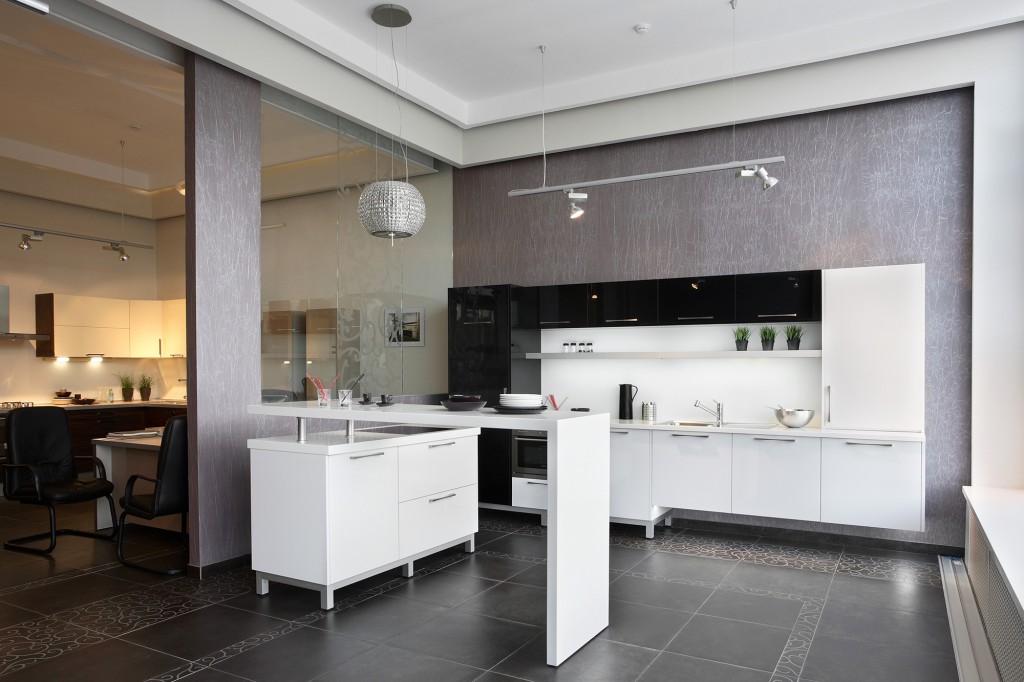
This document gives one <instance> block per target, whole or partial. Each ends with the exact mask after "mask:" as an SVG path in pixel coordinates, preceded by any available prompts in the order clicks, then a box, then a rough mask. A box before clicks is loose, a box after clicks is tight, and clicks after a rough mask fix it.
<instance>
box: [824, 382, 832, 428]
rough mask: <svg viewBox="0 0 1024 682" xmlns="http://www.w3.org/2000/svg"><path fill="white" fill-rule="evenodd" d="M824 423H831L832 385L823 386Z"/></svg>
mask: <svg viewBox="0 0 1024 682" xmlns="http://www.w3.org/2000/svg"><path fill="white" fill-rule="evenodd" d="M825 423H826V424H831V423H832V386H831V385H829V386H826V387H825Z"/></svg>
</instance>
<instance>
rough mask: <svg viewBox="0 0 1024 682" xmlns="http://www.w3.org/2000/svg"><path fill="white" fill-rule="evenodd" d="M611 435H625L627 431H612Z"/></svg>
mask: <svg viewBox="0 0 1024 682" xmlns="http://www.w3.org/2000/svg"><path fill="white" fill-rule="evenodd" d="M612 433H621V434H622V435H626V434H628V433H629V431H612Z"/></svg>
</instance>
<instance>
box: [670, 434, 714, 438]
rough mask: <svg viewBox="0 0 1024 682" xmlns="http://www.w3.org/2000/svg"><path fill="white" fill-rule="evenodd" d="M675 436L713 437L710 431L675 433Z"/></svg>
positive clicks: (673, 435)
mask: <svg viewBox="0 0 1024 682" xmlns="http://www.w3.org/2000/svg"><path fill="white" fill-rule="evenodd" d="M672 437H673V438H711V434H710V433H673V434H672Z"/></svg>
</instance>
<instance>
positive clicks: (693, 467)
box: [613, 431, 732, 513]
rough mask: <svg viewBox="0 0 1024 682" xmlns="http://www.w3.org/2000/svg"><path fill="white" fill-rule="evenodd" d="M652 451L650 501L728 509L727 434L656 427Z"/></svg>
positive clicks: (729, 460)
mask: <svg viewBox="0 0 1024 682" xmlns="http://www.w3.org/2000/svg"><path fill="white" fill-rule="evenodd" d="M613 443H614V441H613ZM652 452H653V460H654V463H653V467H652V468H653V476H652V478H651V491H652V492H651V496H652V502H654V504H658V505H662V506H665V507H677V508H680V509H697V510H700V511H713V512H726V513H729V512H731V511H732V435H731V434H728V433H691V432H683V431H657V432H655V433H654V440H653V447H652Z"/></svg>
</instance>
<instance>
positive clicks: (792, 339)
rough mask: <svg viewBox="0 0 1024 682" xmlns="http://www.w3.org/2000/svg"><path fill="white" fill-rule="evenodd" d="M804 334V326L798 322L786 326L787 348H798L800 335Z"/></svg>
mask: <svg viewBox="0 0 1024 682" xmlns="http://www.w3.org/2000/svg"><path fill="white" fill-rule="evenodd" d="M803 335H804V328H803V327H801V326H800V325H798V324H791V325H788V326H787V327H786V345H787V346H788V347H789V350H800V337H802V336H803Z"/></svg>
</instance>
